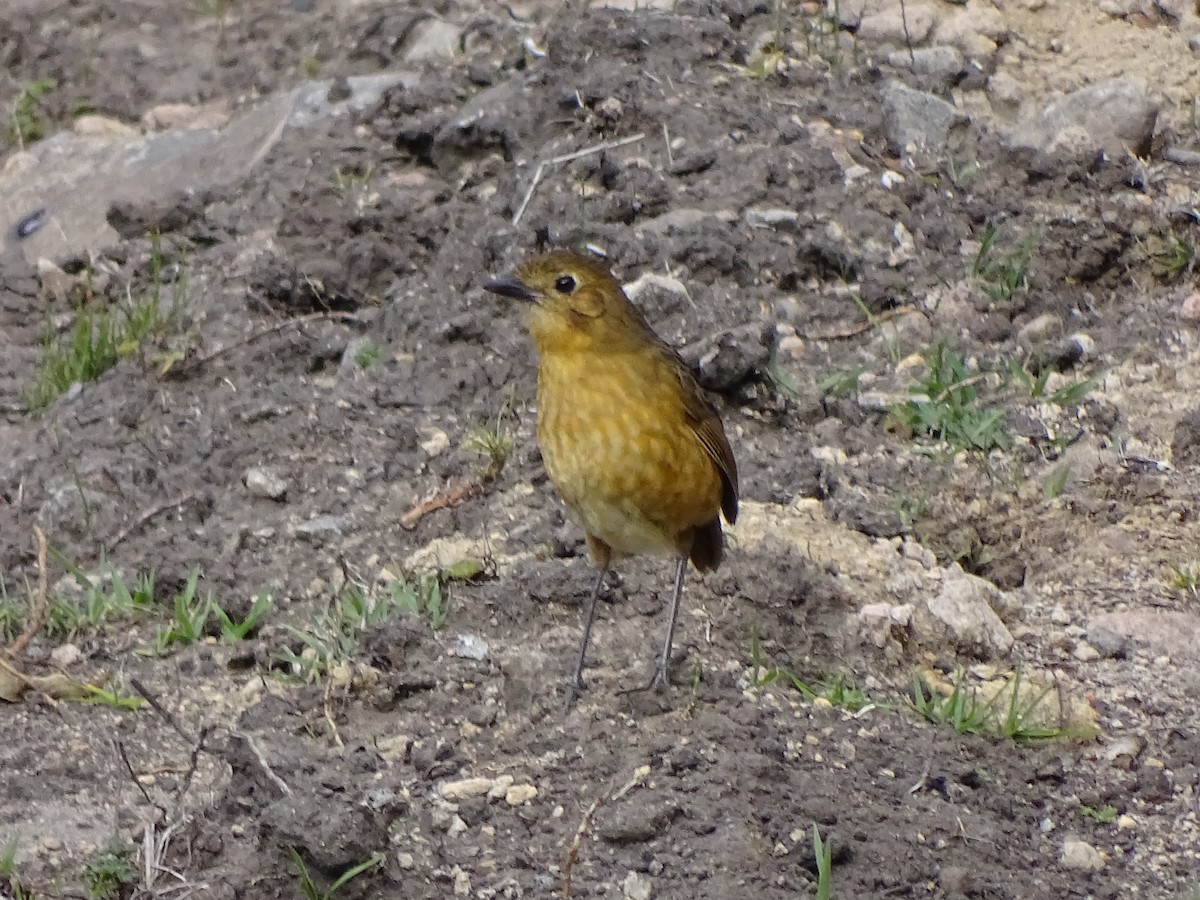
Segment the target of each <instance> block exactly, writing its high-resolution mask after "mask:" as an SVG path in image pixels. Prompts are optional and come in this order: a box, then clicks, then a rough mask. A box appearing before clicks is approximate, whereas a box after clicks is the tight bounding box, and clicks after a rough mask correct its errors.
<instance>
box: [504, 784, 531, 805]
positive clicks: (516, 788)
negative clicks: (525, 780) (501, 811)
mask: <svg viewBox="0 0 1200 900" xmlns="http://www.w3.org/2000/svg"><path fill="white" fill-rule="evenodd" d="M537 795H538V789H537V788H535V787H534V786H533V785H532V784H514V785H513V786H512V787H510V788H509V789H508V791H507V792H506V793H505V794H504V802H505V803H507V804H508V805H509V806H521V805H523V804H525V803H528V802H529V801H530V800H532V799H533V798H534V797H536V796H537Z"/></svg>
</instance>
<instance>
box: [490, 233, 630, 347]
mask: <svg viewBox="0 0 1200 900" xmlns="http://www.w3.org/2000/svg"><path fill="white" fill-rule="evenodd" d="M483 287H484V290H487V291H491V292H492V293H493V294H499V295H500V296H502V297H512V298H513V299H515V300H521V301H524V302H526V303H528V304H529V308H528V313H527V318H528V322H529V331H530V333H531V334H532V335H533V340H534V342H535V343H536V344H537V347H538V351H539V352H540V353H543V354H545V353H553V352H559V351H561V352H571V351H577V352H578V351H602V350H604V349H617V348H619V347H620V345H622V344H623V343H624V342H625V341H627V340H628V341H636V339H637V337H641V338H642V340H644V337H643V335H644V333H645V331H646V330H647V329H648V326H647V325H646V323H645V320H644V319H643V318H642V315H641V313H639V312H638V311H637V308H636V307H634V306H633V304H632V303H630V302H629V299H628V298H627V297H626V296H625V292H624V291H623V290H621V285H620V284H618V283H617V280H616V279H615V278H613V277H612V275H611V274H610V273H609V271H608V269H607V268H605V267H604V266H603V265H602V264H601V263H600V262H598V261H596V260H594V259H592V258H590V257H587V256H584V255H583V254H581V253H575V252H574V251H571V250H556V251H554V252H553V253H547V254H544V255H542V256H535V257H532V258H531V259H528V260H526V261H525V262H524V263H522V264H521V265H520V266H519V267H518V268H517V271H516V273H515V274H513V275H505V276H502V277H500V278H494V279H491V280H490V281H488V282H486V283H485V284H484V286H483Z"/></svg>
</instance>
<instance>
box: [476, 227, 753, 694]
mask: <svg viewBox="0 0 1200 900" xmlns="http://www.w3.org/2000/svg"><path fill="white" fill-rule="evenodd" d="M483 287H484V289H485V290H487V291H489V292H491V293H493V294H496V295H499V296H502V297H507V298H511V299H513V300H517V301H520V302H521V303H522V305H523V306H524V307H525V318H526V325H527V326H528V329H529V333H530V335H531V336H532V338H533V343H534V346H535V349H536V351H537V366H538V369H537V440H538V445H539V446H540V448H541V452H542V460H543V463H544V465H545V468H546V474H547V475H548V476H549V479H550V482H551V483H552V484H553V485H554V487H555V488H556V489H557V491H558V493H559V495H560V496H561V497H562V499H563V501H564V503H565V504H566V506H567V508H568V509H569V510H570V511H571V513H572V514H573V516H574V518H575V519H576V520H577V521H578V523H579V524H580V525H582V527H583V531H584V537H585V540H586V543H587V547H588V551H589V554H590V555H591V557H592V560H593V562H594V563H595V565H596V566H597V568H598V570H599V571H598V574H597V576H596V580H595V583H594V585H593V587H592V591H591V596H590V597H589V599H588V604H587V612H586V615H585V620H584V626H583V636H582V639H581V641H580V644H579V655H578V661H577V663H576V665H575V670H574V674H573V675H572V676H571V679H570V682H569V684H568V704H571V703H573V702H574V701H575V699H577V698H578V697H579V696H580V694H581V693H582V691H584V690H585V689H586V683H585V681H584V677H583V673H584V668H585V664H586V661H587V650H588V643H589V641H590V639H591V634H592V625H593V624H594V622H595V618H596V602H597V600H598V598H599V596H600V592H601V589H602V588H603V585H604V579H605V576H606V574H607V572H608V571H609V568H610V567H611V566H612V564H613V563H614V562H616V561H618V560H620V559H623V558H626V557H631V556H644V555H645V556H660V557H664V556H665V557H669V558H673V559H674V560H675V581H674V589H673V591H672V594H671V603H670V607H669V609H668V611H667V626H666V634H665V637H664V639H663V643H662V651H661V652H660V653H659V654H658V656H657V658H656V662H655V666H654V673H653V675H652V677H651V678H650V681H649V683H648V684H646V685H645V687H640V688H634V689H633V690H634V691H650V690H661V691H667V690H669V689H670V680H669V674H668V666H669V664H670V661H671V644H672V641H673V639H674V635H675V627H676V623H677V622H678V618H679V604H680V598H681V596H682V594H683V582H684V575H685V574H686V572H687V566H688V563H689V561H690V562H691V564H692V565H693V566H694V567H695V568H696V570H697V571H699V572H709V571H713V570H715V569H716V568H717V567H718V566H719V565H720V564H721V560H722V558H723V557H724V553H725V535H724V531H723V529H722V527H721V517H722V516H724V518H725V521H726V522H728V523H729V524H730V525H732V524H733V523H734V522H736V521H737V514H738V470H737V462H736V460H735V459H734V455H733V450H732V448H731V447H730V444H729V439H728V437H727V436H726V434H725V428H724V426H723V425H722V423H721V417H720V414H719V413H718V412H717V409H716V407H714V406H713V404H712V402H711V401H710V400H709V399H708V397H707V396H706V395H705V392H704V390H703V389H702V388H701V387H700V385H699V384H698V383H697V381H696V378H695V376H694V375H693V373H692V370H691V368H690V367H689V366H688V364H687V363H685V362H684V361H683V359H681V358H680V356H679V354H678V353H676V352H675V350H674V349H673V348H672V347H671V346H670V345H669V344H668V343H667V342H666V341H664V340H663V339H662V338H660V337H659V336H658V335H657V334H656V333H655V331H654V329H653V328H651V327H650V325H649V323H648V322H647V321H646V319H645V317H644V316H643V315H642V313H641V311H640V310H639V309H638V308H637V307H636V306H635V305H634V304H633V303H632V302H631V301H630V300H629V298H628V297H627V296H626V295H625V292H624V290H623V289H622V288H621V285H620V283H619V282H618V281H617V280H616V279H615V278H614V277H613V276H612V273H611V272H610V271H609V269H608V268H606V267H605V266H604V265H603V264H602V263H601V262H600V261H599V260H597V259H595V258H593V257H590V256H586V255H584V254H582V253H578V252H575V251H573V250H554V251H551V252H549V253H544V254H540V255H537V256H533V257H531V258H529V259H527V260H526V261H525V262H523V263H522V264H521V265H520V266H518V268H517V269H516V271H515V272H513V273H511V274H506V275H503V276H500V277H495V278H491V279H489V280H488V281H486V282H485V283H484V285H483Z"/></svg>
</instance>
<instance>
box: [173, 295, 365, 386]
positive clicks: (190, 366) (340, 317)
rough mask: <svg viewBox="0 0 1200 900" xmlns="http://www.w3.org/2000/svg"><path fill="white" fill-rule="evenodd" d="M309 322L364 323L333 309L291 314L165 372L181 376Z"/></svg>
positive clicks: (349, 314) (359, 318) (358, 317)
mask: <svg viewBox="0 0 1200 900" xmlns="http://www.w3.org/2000/svg"><path fill="white" fill-rule="evenodd" d="M309 322H346V323H347V324H350V325H362V324H364V323H363V320H362V317H361V316H356V315H355V314H354V313H348V312H337V311H335V310H323V311H321V312H315V313H308V314H306V315H303V316H293V317H292V318H290V319H281V320H280V321H278V322H276V323H274V324H273V325H269V326H267V327H266V328H262V329H260V330H258V331H255V332H254V333H252V334H249V335H247V336H246V337H244V338H241V339H240V340H237V341H234V342H233V343H232V344H226V345H225V346H224V347H218V348H217V349H216V350H213V351H212V352H211V353H206V354H205V355H204V356H199V357H197V358H196V359H194V360H191V361H189V362H184V364H183V365H181V366H179V367H178V368H175V369H171V370H170V371H169V372H168V373H167V374H168V375H169V376H172V377H175V378H179V377H182V376H183V375H187V374H190V373H191V372H193V371H194V370H196V369H199V368H200V367H201V366H204V365H207V364H208V363H210V362H212V361H213V360H214V359H217V358H218V357H221V356H224V355H225V354H226V353H230V352H232V351H234V350H237V349H238V348H239V347H245V346H246V345H247V344H253V343H254V342H255V341H257V340H261V339H262V338H264V337H267V336H268V335H272V334H276V333H278V332H280V331H283V330H284V329H285V328H288V327H290V326H292V325H306V324H308V323H309Z"/></svg>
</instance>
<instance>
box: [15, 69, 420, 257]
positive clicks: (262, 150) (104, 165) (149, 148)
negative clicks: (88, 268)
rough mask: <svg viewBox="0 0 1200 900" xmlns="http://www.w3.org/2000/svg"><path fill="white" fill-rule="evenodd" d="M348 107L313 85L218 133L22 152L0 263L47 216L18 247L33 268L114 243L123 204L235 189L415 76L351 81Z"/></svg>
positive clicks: (81, 141)
mask: <svg viewBox="0 0 1200 900" xmlns="http://www.w3.org/2000/svg"><path fill="white" fill-rule="evenodd" d="M347 82H348V84H349V87H350V91H349V94H348V96H347V97H346V98H345V99H342V100H338V101H336V102H332V101H330V99H329V96H328V95H329V88H330V87H331V85H332V84H333V82H332V81H320V82H309V83H306V84H304V85H301V86H300V87H298V88H296V89H295V90H292V91H288V92H286V93H283V94H279V95H277V96H274V97H271V98H270V99H268V100H266V101H264V102H262V103H260V104H258V105H256V106H254V107H252V108H251V109H249V110H248V111H246V112H245V113H243V114H242V115H240V116H238V117H237V118H235V119H233V120H232V121H230V122H229V123H228V124H227V125H224V126H223V127H221V128H188V129H180V130H168V131H162V132H158V133H155V134H146V135H141V134H139V135H134V136H130V135H124V134H112V135H108V136H100V137H96V136H88V137H81V136H79V135H76V134H72V133H70V132H62V133H59V134H56V135H54V136H52V137H50V138H47V139H46V140H44V141H40V142H39V143H37V144H33V145H31V146H30V147H28V148H27V152H26V154H25V157H26V160H27V161H26V162H25V163H24V164H22V165H21V166H20V167H15V166H9V167H5V168H4V169H3V170H2V171H0V258H3V257H4V255H5V250H6V248H7V246H8V244H9V243H10V242H17V239H16V236H15V229H16V225H17V223H18V221H19V220H20V219H21V218H22V217H23V216H26V215H28V213H29V212H30V210H35V209H41V208H43V207H45V208H47V209H48V210H49V217H50V221H48V222H47V227H43V228H41V229H39V230H38V231H36V232H35V233H33V234H30V235H29V236H28V237H25V238H24V239H21V240H20V241H19V242H17V246H18V247H19V248H20V251H21V252H22V253H23V254H24V255H25V258H26V259H27V260H29V262H31V263H32V262H35V261H36V260H37V259H38V258H39V257H45V258H46V259H50V260H63V259H74V258H78V257H87V256H89V255H90V254H92V253H94V252H96V251H99V250H100V249H101V248H103V247H106V246H111V245H113V244H116V243H117V242H118V234H117V232H116V230H114V228H113V227H112V225H111V224H110V223H109V222H108V219H107V213H108V211H109V209H110V208H111V207H112V206H113V204H114V203H116V202H118V201H122V202H124V203H126V204H129V205H131V207H133V208H141V207H148V206H153V205H154V204H156V203H157V202H159V201H162V200H164V199H167V198H170V197H173V196H179V195H189V196H190V195H196V194H200V193H202V192H204V191H205V190H209V189H211V188H214V187H218V186H221V185H225V184H230V183H233V182H236V181H241V180H242V179H243V178H245V177H246V175H247V174H248V173H249V172H251V171H253V170H254V169H255V168H256V167H257V166H258V165H259V164H260V163H261V162H262V160H263V159H264V158H265V157H266V155H267V154H268V153H269V152H270V150H271V149H272V148H273V147H274V146H275V145H276V144H277V143H279V141H280V140H281V139H283V138H284V136H285V135H286V133H287V129H288V128H297V127H302V126H305V125H308V124H310V123H312V122H316V121H320V120H325V119H331V118H337V117H339V116H344V115H347V114H349V113H352V112H356V111H361V110H364V109H366V108H367V107H368V106H369V105H371V104H372V103H374V102H376V101H377V100H378V99H379V98H380V97H381V96H382V95H383V92H384V91H385V90H387V89H388V88H390V87H392V86H394V85H396V84H407V85H415V84H416V83H417V76H416V75H413V74H411V73H406V72H383V73H379V74H376V75H369V76H362V77H354V78H350V79H347Z"/></svg>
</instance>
